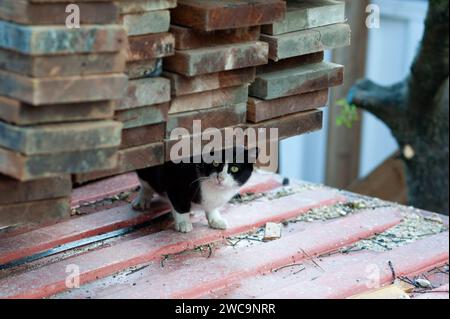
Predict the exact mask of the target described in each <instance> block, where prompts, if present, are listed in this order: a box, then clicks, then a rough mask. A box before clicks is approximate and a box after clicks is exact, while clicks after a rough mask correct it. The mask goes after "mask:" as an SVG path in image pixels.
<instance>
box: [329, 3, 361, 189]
mask: <svg viewBox="0 0 450 319" xmlns="http://www.w3.org/2000/svg"><path fill="white" fill-rule="evenodd" d="M368 5H369V1H368V0H364V1H361V0H351V1H347V8H346V11H347V14H346V15H347V17H348V19H349V24H350V27H351V29H352V31H353V33H352V38H353V40H352V44H351V46H350V47H348V48H342V49H337V50H335V51H333V58H332V60H333V61H335V62H336V63H339V64H342V65H344V68H345V78H344V83H343V85H342V86H341V87H339V88H335V89H333V90H332V91H331V97H330V116H329V119H328V146H327V166H326V184H327V185H330V186H333V187H339V188H346V187H348V186H349V185H350V184H351V183H352V182H353V181H355V180H356V179H357V178H358V176H359V161H360V149H361V146H360V144H361V122H356V123H353V127H352V128H351V129H349V128H347V127H338V126H337V125H336V117H337V116H338V115H339V113H340V108H339V107H337V106H336V101H338V100H340V99H343V98H346V97H347V94H348V91H349V90H350V88H351V87H352V86H353V84H354V83H355V82H356V81H357V80H359V79H360V78H362V77H364V75H365V69H366V53H367V52H366V51H367V35H368V29H367V27H366V25H365V21H364V19H361V17H362V16H364V15H365V14H366V13H365V10H366V8H367V6H368ZM358 114H359V117H360V118H361V112H358Z"/></svg>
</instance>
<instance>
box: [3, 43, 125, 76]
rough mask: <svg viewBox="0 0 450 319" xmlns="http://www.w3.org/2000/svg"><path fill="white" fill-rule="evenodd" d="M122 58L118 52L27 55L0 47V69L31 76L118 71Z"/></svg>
mask: <svg viewBox="0 0 450 319" xmlns="http://www.w3.org/2000/svg"><path fill="white" fill-rule="evenodd" d="M125 60H126V56H125V54H123V53H121V52H113V53H89V54H66V55H44V56H30V55H25V54H21V53H18V52H14V51H9V50H4V49H0V69H3V70H7V71H11V72H15V73H18V74H21V75H27V76H31V77H57V76H84V75H96V74H105V73H122V72H123V71H124V69H125Z"/></svg>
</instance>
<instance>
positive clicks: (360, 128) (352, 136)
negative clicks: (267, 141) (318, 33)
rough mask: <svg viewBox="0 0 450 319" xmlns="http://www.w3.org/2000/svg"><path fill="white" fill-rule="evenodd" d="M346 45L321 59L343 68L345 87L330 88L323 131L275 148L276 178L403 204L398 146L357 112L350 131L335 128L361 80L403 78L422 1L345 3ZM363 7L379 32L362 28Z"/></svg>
mask: <svg viewBox="0 0 450 319" xmlns="http://www.w3.org/2000/svg"><path fill="white" fill-rule="evenodd" d="M346 4H347V18H348V21H349V23H350V25H351V27H352V46H351V47H348V48H344V49H338V50H335V51H332V52H327V55H326V57H327V59H328V60H333V62H335V63H339V64H343V65H345V68H346V69H345V70H346V71H345V84H344V86H342V87H339V88H334V89H332V95H331V96H332V97H331V100H330V102H329V105H330V106H331V107H328V108H326V109H325V110H324V111H325V113H324V116H325V121H324V129H323V130H322V131H320V132H316V133H312V134H308V135H303V136H299V137H294V138H291V139H288V140H285V141H283V142H282V143H281V148H280V173H281V174H283V175H285V176H290V177H293V178H298V179H302V180H306V181H311V182H316V183H324V184H327V185H330V186H334V187H339V188H345V189H349V190H352V191H355V192H358V193H363V194H366V195H371V196H377V197H381V198H383V199H388V200H394V201H397V202H402V203H404V202H405V201H406V187H405V180H404V173H403V170H402V166H401V165H402V164H401V162H400V160H398V159H397V158H396V154H395V153H396V152H397V150H398V146H397V143H396V141H395V140H394V138H393V137H392V135H391V133H390V130H389V129H388V128H387V126H386V125H385V124H383V123H382V122H381V121H380V120H378V119H377V118H376V117H374V116H373V115H371V114H370V113H367V112H361V113H360V115H359V121H358V122H356V123H354V124H353V126H352V128H346V127H339V126H338V125H336V117H337V116H338V115H339V113H340V107H339V106H337V105H336V101H338V100H340V99H342V98H345V97H346V95H347V93H348V91H349V88H350V87H351V86H352V85H353V84H354V82H355V81H356V80H358V79H360V78H363V77H367V78H369V79H371V80H373V81H375V82H377V83H379V84H382V85H389V84H393V83H395V82H398V81H400V80H402V79H404V78H405V76H406V75H407V74H408V72H409V67H410V65H411V62H412V60H413V58H414V56H415V54H416V52H417V49H418V46H419V44H420V40H421V38H422V35H423V31H424V20H425V17H426V13H427V8H428V1H426V0H372V1H369V0H347V1H346ZM369 4H375V5H377V6H378V7H379V9H380V27H379V28H371V29H369V28H367V27H366V18H367V17H368V16H369V14H370V13H367V12H366V8H367V6H368V5H369Z"/></svg>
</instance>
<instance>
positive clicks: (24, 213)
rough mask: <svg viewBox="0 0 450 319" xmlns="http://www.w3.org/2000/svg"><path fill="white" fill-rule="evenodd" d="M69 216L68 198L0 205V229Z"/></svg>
mask: <svg viewBox="0 0 450 319" xmlns="http://www.w3.org/2000/svg"><path fill="white" fill-rule="evenodd" d="M68 217H70V198H69V197H64V198H57V199H46V200H41V201H34V202H25V203H17V204H10V205H0V229H1V228H9V227H19V226H24V225H25V224H27V225H28V226H30V224H41V223H45V222H49V221H54V220H58V219H63V218H68Z"/></svg>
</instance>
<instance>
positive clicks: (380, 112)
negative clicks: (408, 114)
mask: <svg viewBox="0 0 450 319" xmlns="http://www.w3.org/2000/svg"><path fill="white" fill-rule="evenodd" d="M406 93H407V87H406V83H405V82H400V83H397V84H395V85H392V86H381V85H378V84H376V83H374V82H372V81H370V80H368V79H365V80H360V81H358V82H357V83H356V84H355V85H354V86H353V87H352V89H351V90H350V92H349V94H348V97H347V100H348V102H349V103H350V104H355V105H356V106H357V107H359V108H361V109H364V110H366V111H369V112H370V113H372V114H373V115H375V116H376V117H378V118H379V119H380V120H382V121H383V122H385V123H386V125H388V126H389V127H390V128H391V129H393V130H394V129H396V128H398V127H399V126H400V125H402V123H401V120H402V119H403V118H404V113H405V111H406V110H405V101H406Z"/></svg>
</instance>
